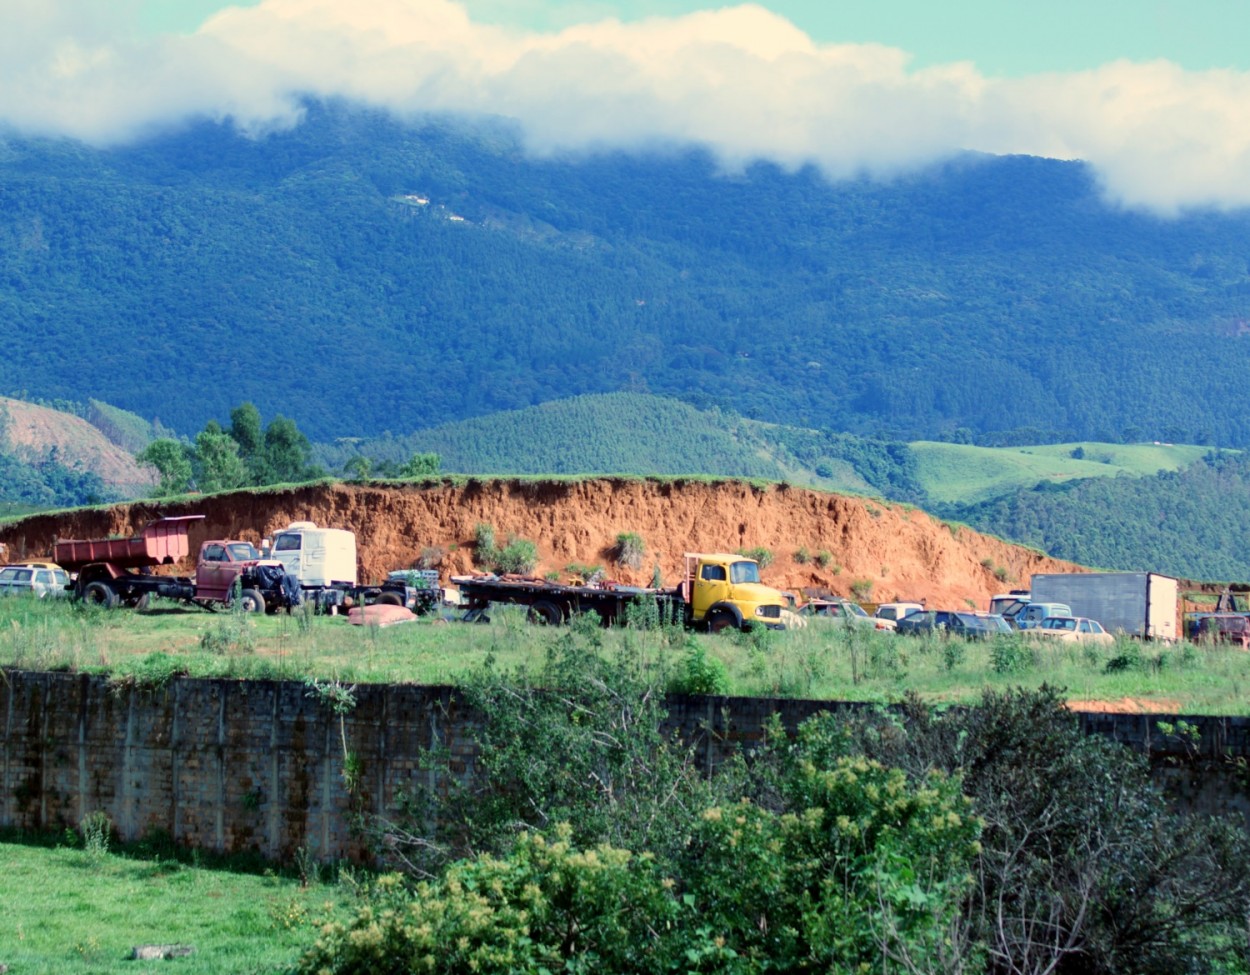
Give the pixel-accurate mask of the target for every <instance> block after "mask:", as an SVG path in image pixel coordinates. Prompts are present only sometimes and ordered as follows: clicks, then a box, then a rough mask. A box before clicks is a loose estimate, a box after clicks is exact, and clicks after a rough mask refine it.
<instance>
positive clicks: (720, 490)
mask: <svg viewBox="0 0 1250 975" xmlns="http://www.w3.org/2000/svg"><path fill="white" fill-rule="evenodd" d="M161 514H168V515H179V514H203V515H205V516H206V517H205V519H204V521H203V522H201V523H198V524H197V525H196V526H195V527H193V528H192V530H191V545H192V551H193V552H194V551H196V550H198V547H199V544H200V542H201V541H202V540H203V539H205V538H243V539H246V540H249V541H252V542H255V543H259V542H260V540H261V539H262V538H265V537H269V536H271V535H272V534H273V532H275V531H277V530H279V529H281V528H285V527H286V526H287V525H288V524H290V523H291V522H292V521H312V522H315V523H316V524H318V525H320V526H324V527H334V528H347V529H350V530H351V531H354V532H355V533H356V537H357V544H358V551H359V558H360V571H361V579H362V581H373V580H377V579H380V578H381V577H382V576H383V575H385V573H386V572H388V571H390V570H392V569H401V568H408V567H411V566H413V565H415V564H416V563H417V561H418V560H419V559H421V557H422V555H423V553H425V554H427V555H428V554H429V550H438V551H439V552H440V553H441V560H440V561H439V564H438V568H439V570H440V572H441V573H442V575H443V577H444V579H446V577H447V576H449V575H452V574H454V573H464V572H469V571H472V569H473V558H472V556H473V538H474V532H475V529H476V527H477V525H478V524H480V523H489V524H490V525H492V526H493V527H494V529H495V533H496V536H497V538H498V539H499V541H500V543H502V542H504V541H505V540H506V539H507V538H508V537H509V536H510V535H517V536H519V537H522V538H527V539H530V540H531V541H533V542H535V543H536V544H537V546H538V551H539V556H540V558H541V563H540V565H539V567H538V570H537V574H539V575H542V574H545V573H547V572H552V571H554V572H559V573H560V574H561V576H563V575H564V574H565V571H566V567H567V566H568V565H570V564H571V563H578V564H582V565H592V564H603V565H605V566H607V567H608V574H609V575H610V576H611V577H612V578H616V579H619V580H621V581H623V582H627V583H633V584H647V583H649V582H650V580H651V577H652V573H653V571H654V566H655V565H656V564H657V563H658V564H659V567H660V571H661V573H662V576H663V580H664V582H665V584H672V583H674V582H676V580H677V579H678V578H679V577H680V573H681V566H682V554H683V553H684V552H700V551H702V552H711V551H726V550H728V551H737V550H739V549H749V548H756V547H762V548H766V549H768V550H770V551H771V552H772V554H773V563H772V565H770V566H769V567H768V568H766V569H765V570H764V577H765V580H766V581H767V582H769V583H770V584H772V585H775V586H778V587H780V588H786V589H792V590H795V591H796V592H801V591H802V590H805V589H810V590H816V589H823V590H828V591H831V592H834V593H837V594H839V595H846V596H849V595H850V594H851V586H852V584H854V583H856V582H859V581H862V580H867V581H870V582H871V583H872V589H871V597H870V598H871V599H872V600H873V601H887V600H895V599H920V598H922V597H924V598H927V599H928V601H929V605H930V606H935V607H939V606H945V607H949V608H964V607H966V606H967V605H968V602H967V601H968V600H971V601H972V602H974V603H975V604H976V606H977V607H978V608H981V609H984V608H985V607H986V605H987V604H988V600H989V597H990V595H992V594H993V593H995V592H1001V591H1002V590H1004V589H1006V588H1009V587H1011V586H1012V585H1021V586H1027V585H1028V582H1029V579H1030V577H1031V576H1032V575H1033V573H1035V572H1069V571H1073V570H1075V569H1077V568H1078V567H1076V566H1074V565H1072V564H1070V563H1066V562H1060V561H1058V560H1056V559H1051V558H1048V557H1046V556H1044V555H1041V554H1039V553H1037V552H1035V551H1033V550H1030V549H1025V548H1022V547H1020V546H1018V545H1011V544H1009V543H1007V542H1003V541H999V540H998V539H994V538H990V537H988V536H985V535H981V534H978V533H977V532H975V531H972V530H971V529H969V528H963V527H948V526H946V525H944V524H943V523H942V522H940V521H938V520H936V519H934V518H932V517H930V516H929V515H927V514H925V513H924V512H923V511H919V510H917V509H911V508H905V507H902V506H899V505H891V504H887V503H885V502H882V501H876V500H870V499H864V498H855V497H846V496H842V495H837V494H827V493H823V492H819V491H811V490H806V489H800V488H793V487H788V486H785V485H773V486H767V487H759V486H755V485H752V484H748V483H744V482H740V481H720V482H715V483H712V482H704V481H681V480H647V479H626V478H595V479H588V480H582V481H531V480H476V479H475V480H470V481H468V482H466V483H460V484H452V483H446V482H434V483H429V484H407V483H404V484H396V483H391V482H387V483H379V484H315V485H305V486H302V487H293V488H289V489H282V490H274V491H259V492H238V493H233V494H218V495H212V496H207V497H202V498H191V499H187V500H182V501H178V502H175V503H169V504H160V505H157V504H155V503H152V502H136V503H130V504H123V505H117V506H115V507H112V508H108V509H100V510H92V511H87V510H82V511H74V512H68V513H63V514H50V515H36V516H33V517H30V518H26V519H24V520H22V521H20V522H15V523H13V524H11V525H8V526H5V527H4V528H2V529H0V541H3V542H6V543H8V545H9V547H10V551H11V556H10V557H11V558H15V559H16V558H40V557H47V556H48V555H49V554H50V552H51V549H52V543H53V541H54V539H56V538H100V537H107V536H110V535H113V536H124V535H132V534H137V533H138V532H139V531H141V530H142V529H143V526H144V525H145V524H147V522H148V521H150V520H151V519H152V518H155V517H158V516H159V515H161ZM622 532H636V533H638V534H640V535H641V536H642V537H643V539H644V540H645V542H646V548H647V551H646V556H645V561H644V565H643V568H642V569H640V570H638V571H633V572H631V571H630V570H628V569H624V568H616V567H613V566H612V565H611V555H612V548H613V546H614V545H615V542H616V537H617V535H619V534H620V533H622ZM800 549H805V550H806V551H807V553H808V555H809V556H810V560H809V561H808V562H807V563H806V564H800V563H799V562H796V561H795V555H796V553H797V552H799V550H800ZM822 552H827V553H828V555H829V561H828V564H827V566H825V567H824V568H821V567H819V566H818V565H817V564H816V562H815V558H816V556H817V555H818V554H819V553H822ZM183 571H188V569H187V567H185V566H184V567H183Z"/></svg>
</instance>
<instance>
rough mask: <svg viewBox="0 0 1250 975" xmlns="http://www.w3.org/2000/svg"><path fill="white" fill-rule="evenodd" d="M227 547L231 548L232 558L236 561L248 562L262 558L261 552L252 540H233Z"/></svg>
mask: <svg viewBox="0 0 1250 975" xmlns="http://www.w3.org/2000/svg"><path fill="white" fill-rule="evenodd" d="M226 547H227V548H228V549H230V558H231V560H232V561H234V562H247V561H249V560H251V559H259V558H260V553H259V552H258V551H256V548H255V546H254V545H252V543H251V542H231V543H230V544H229V545H227V546H226Z"/></svg>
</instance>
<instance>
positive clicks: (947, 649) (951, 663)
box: [942, 640, 968, 672]
mask: <svg viewBox="0 0 1250 975" xmlns="http://www.w3.org/2000/svg"><path fill="white" fill-rule="evenodd" d="M967 656H968V644H967V642H966V641H964V640H946V641H945V642H944V643H943V644H942V666H943V667H945V668H946V670H947V672H950V671H952V670H954V669H955V668H956V667H958V666H959V665H960V664H962V663H963V662H964V660H965V658H967Z"/></svg>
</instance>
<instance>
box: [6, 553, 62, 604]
mask: <svg viewBox="0 0 1250 975" xmlns="http://www.w3.org/2000/svg"><path fill="white" fill-rule="evenodd" d="M68 585H69V573H68V572H66V571H65V570H64V569H62V568H61V567H60V566H59V565H55V564H53V563H51V562H31V563H20V564H17V565H6V566H4V567H3V568H0V596H37V597H38V598H39V599H49V598H51V599H59V598H60V597H62V596H68V595H69V590H68V589H67V588H66V587H67V586H68Z"/></svg>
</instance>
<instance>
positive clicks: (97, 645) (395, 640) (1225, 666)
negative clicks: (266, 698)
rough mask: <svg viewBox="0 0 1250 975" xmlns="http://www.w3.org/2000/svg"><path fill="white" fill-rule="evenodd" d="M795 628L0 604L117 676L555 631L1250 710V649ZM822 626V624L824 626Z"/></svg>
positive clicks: (18, 659)
mask: <svg viewBox="0 0 1250 975" xmlns="http://www.w3.org/2000/svg"><path fill="white" fill-rule="evenodd" d="M811 624H812V625H809V626H807V627H805V628H803V629H800V630H794V631H789V632H772V631H767V630H759V631H755V632H751V633H732V634H728V635H720V636H711V635H708V634H695V633H689V632H686V631H684V630H682V629H680V628H678V627H671V626H670V627H661V628H658V629H639V628H634V627H622V628H613V629H608V630H603V629H600V628H598V627H586V626H574V627H554V628H552V627H541V626H533V625H530V624H528V623H527V622H526V621H525V615H524V612H523V611H522V610H520V609H517V608H505V609H503V610H502V611H498V610H497V611H495V612H493V613H492V619H491V622H489V623H482V624H465V623H459V622H449V621H447V620H446V619H445V618H440V619H438V620H433V619H423V620H419V621H417V622H415V623H409V624H405V625H402V626H393V627H387V628H378V627H369V626H365V627H360V626H351V625H349V624H348V623H347V622H346V621H345V620H344V619H343V618H342V617H332V616H313V615H310V614H304V613H300V612H296V613H294V614H291V615H286V614H278V615H275V616H256V615H248V614H241V613H230V612H217V613H210V612H206V611H204V610H201V609H196V608H186V607H182V606H178V605H174V604H164V605H158V607H157V608H156V609H154V610H152V611H149V612H136V611H131V610H112V611H107V610H99V609H94V608H90V607H86V606H80V605H74V604H71V603H69V602H68V601H60V600H58V601H44V602H40V601H37V600H34V599H28V598H22V597H10V598H5V599H0V666H5V667H16V668H22V669H29V670H60V671H86V672H93V673H108V674H111V675H112V676H113V677H114V678H115V679H116V680H117V681H118V682H125V683H137V684H143V685H148V686H159V685H161V684H164V683H165V682H167V681H168V680H170V679H171V678H173V677H176V676H180V675H189V676H195V677H231V678H241V679H248V678H251V679H289V680H305V679H307V678H309V677H317V678H321V679H337V680H341V681H351V682H365V683H382V682H394V683H418V684H435V685H437V684H442V685H445V684H455V683H457V682H458V681H459V680H460V679H461V678H462V677H464V676H465V675H467V674H469V673H471V672H473V671H475V670H476V669H477V668H479V667H481V666H482V665H483V664H484V663H485V662H486V661H487V660H488V659H491V660H493V661H494V662H495V663H496V665H498V666H499V667H503V668H507V669H515V668H526V669H528V670H530V671H531V672H537V671H538V670H539V669H540V665H541V664H542V662H543V661H544V659H545V657H546V654H547V651H548V649H549V648H550V647H551V646H552V645H553V641H555V640H577V641H579V642H580V643H581V644H584V645H585V647H586V650H587V651H588V652H592V651H593V652H598V651H600V650H602V651H603V652H609V653H610V652H617V651H624V652H629V653H632V654H637V655H639V656H640V657H641V658H643V659H644V660H645V661H646V662H647V663H648V665H650V666H652V667H653V668H654V669H655V673H656V676H657V680H658V681H659V682H661V683H662V684H663V685H664V686H666V687H668V688H670V689H673V690H686V691H691V692H696V693H721V694H730V695H741V696H764V697H794V698H813V699H827V700H859V701H877V702H883V703H885V702H893V701H897V700H899V699H901V698H902V697H903V696H904V694H906V693H907V692H908V691H913V692H915V693H917V694H919V695H920V696H921V697H922V698H924V699H926V700H929V701H932V702H935V703H973V702H975V701H977V700H979V699H980V696H981V693H982V691H983V690H984V689H986V688H995V689H1000V690H1001V689H1006V688H1011V687H1018V686H1024V687H1037V686H1040V685H1041V684H1043V683H1045V684H1050V685H1051V686H1057V687H1064V688H1067V691H1068V695H1069V697H1070V698H1072V699H1076V700H1079V701H1082V702H1091V703H1090V707H1091V708H1095V709H1104V710H1138V711H1143V712H1150V711H1157V712H1170V713H1180V714H1227V715H1246V714H1250V694H1247V693H1246V692H1247V690H1250V654H1248V653H1246V652H1244V651H1241V650H1237V649H1232V648H1230V647H1225V646H1195V645H1192V644H1188V643H1181V644H1178V645H1166V644H1150V643H1147V644H1143V643H1140V642H1138V641H1135V640H1128V639H1124V640H1120V641H1118V642H1117V643H1115V644H1114V645H1110V646H1100V647H1093V646H1078V645H1070V644H1052V643H1048V642H1046V643H1043V642H1040V641H1039V642H1030V641H1028V640H1025V639H1024V638H1022V637H1020V636H1018V635H1013V636H1009V637H1003V638H1000V639H996V640H993V641H986V642H980V641H977V642H971V643H968V642H964V641H962V640H955V639H949V640H948V639H942V638H937V637H929V638H912V637H896V636H893V635H892V634H888V633H882V632H878V631H875V630H865V629H859V628H854V629H847V628H845V627H844V626H840V625H837V621H829V620H820V619H816V620H813V621H811ZM822 624H825V625H822Z"/></svg>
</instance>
